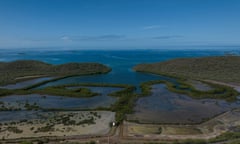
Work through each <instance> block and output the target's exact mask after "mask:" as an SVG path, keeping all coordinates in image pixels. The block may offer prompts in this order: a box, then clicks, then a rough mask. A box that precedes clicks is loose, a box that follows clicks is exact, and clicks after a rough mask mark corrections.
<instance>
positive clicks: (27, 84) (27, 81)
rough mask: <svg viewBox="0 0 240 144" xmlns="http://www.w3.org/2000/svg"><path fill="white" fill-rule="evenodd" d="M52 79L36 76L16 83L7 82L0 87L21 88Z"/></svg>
mask: <svg viewBox="0 0 240 144" xmlns="http://www.w3.org/2000/svg"><path fill="white" fill-rule="evenodd" d="M50 79H53V77H43V78H36V79H32V80H26V81H23V82H18V83H16V84H9V85H6V86H0V88H5V89H21V88H25V87H28V86H31V85H34V84H37V83H40V82H43V81H47V80H50Z"/></svg>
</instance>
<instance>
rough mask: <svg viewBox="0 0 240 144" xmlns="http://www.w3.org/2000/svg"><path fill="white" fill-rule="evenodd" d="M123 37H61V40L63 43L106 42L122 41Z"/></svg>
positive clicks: (114, 35) (113, 35)
mask: <svg viewBox="0 0 240 144" xmlns="http://www.w3.org/2000/svg"><path fill="white" fill-rule="evenodd" d="M125 38H126V37H125V36H124V35H116V34H112V35H99V36H63V37H61V40H64V41H106V40H123V39H125Z"/></svg>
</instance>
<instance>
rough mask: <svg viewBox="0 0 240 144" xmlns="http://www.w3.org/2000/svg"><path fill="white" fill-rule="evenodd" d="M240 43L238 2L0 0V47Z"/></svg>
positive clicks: (239, 5)
mask: <svg viewBox="0 0 240 144" xmlns="http://www.w3.org/2000/svg"><path fill="white" fill-rule="evenodd" d="M188 45H190V46H191V45H207V46H208V45H210V46H211V45H216V46H225V45H229V46H239V45H240V0H0V48H40V47H42V48H44V47H55V48H66V47H75V48H106V47H109V48H111V47H112V48H113V47H122V48H123V47H135V48H137V47H139V48H140V47H161V46H188Z"/></svg>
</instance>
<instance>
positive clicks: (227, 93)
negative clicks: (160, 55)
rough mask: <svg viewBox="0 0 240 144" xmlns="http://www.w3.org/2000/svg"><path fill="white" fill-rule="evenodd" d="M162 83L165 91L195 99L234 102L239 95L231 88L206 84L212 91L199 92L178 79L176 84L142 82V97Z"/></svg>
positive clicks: (154, 81)
mask: <svg viewBox="0 0 240 144" xmlns="http://www.w3.org/2000/svg"><path fill="white" fill-rule="evenodd" d="M159 83H163V84H165V85H166V87H167V89H168V90H170V91H172V92H176V93H180V94H186V95H189V96H191V97H193V98H196V99H202V98H213V99H224V100H226V101H235V100H236V99H237V96H239V93H238V92H237V91H236V90H234V89H233V88H231V87H228V86H223V85H218V84H212V83H207V84H208V85H210V86H211V87H213V89H212V90H209V91H200V90H196V89H195V88H194V87H193V86H192V85H190V84H188V83H186V82H185V81H184V80H183V79H179V80H178V81H177V82H176V83H173V82H169V81H165V80H153V81H148V82H144V83H142V84H141V85H140V87H141V89H142V94H141V95H142V96H148V95H150V94H151V85H154V84H159ZM205 83H206V82H205Z"/></svg>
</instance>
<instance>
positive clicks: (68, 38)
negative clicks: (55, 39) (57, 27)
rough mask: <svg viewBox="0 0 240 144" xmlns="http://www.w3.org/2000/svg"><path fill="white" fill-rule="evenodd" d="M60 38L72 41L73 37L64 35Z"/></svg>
mask: <svg viewBox="0 0 240 144" xmlns="http://www.w3.org/2000/svg"><path fill="white" fill-rule="evenodd" d="M60 39H61V40H63V41H71V38H70V37H68V36H62V37H61V38H60Z"/></svg>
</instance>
